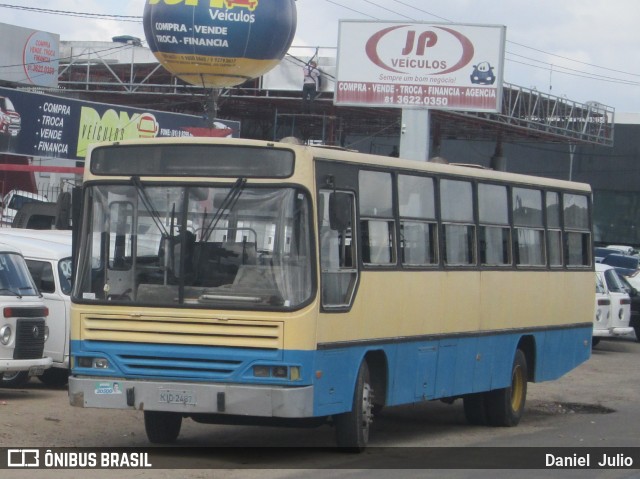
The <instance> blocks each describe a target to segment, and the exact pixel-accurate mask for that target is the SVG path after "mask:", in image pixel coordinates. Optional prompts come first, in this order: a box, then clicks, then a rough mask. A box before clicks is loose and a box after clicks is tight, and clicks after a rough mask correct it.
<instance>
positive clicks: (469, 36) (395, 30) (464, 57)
mask: <svg viewBox="0 0 640 479" xmlns="http://www.w3.org/2000/svg"><path fill="white" fill-rule="evenodd" d="M505 30H506V29H505V27H503V26H486V25H452V24H443V25H440V24H427V23H411V24H408V23H392V24H390V23H386V22H367V21H342V22H340V39H339V42H338V68H337V82H336V95H335V103H336V104H343V105H367V106H385V107H399V108H436V109H449V110H473V111H499V110H500V106H501V100H502V71H503V63H504V42H505Z"/></svg>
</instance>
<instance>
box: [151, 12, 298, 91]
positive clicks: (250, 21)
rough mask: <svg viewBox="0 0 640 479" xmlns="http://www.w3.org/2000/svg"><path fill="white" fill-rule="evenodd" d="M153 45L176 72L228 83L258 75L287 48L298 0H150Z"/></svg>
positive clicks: (203, 82)
mask: <svg viewBox="0 0 640 479" xmlns="http://www.w3.org/2000/svg"><path fill="white" fill-rule="evenodd" d="M143 24H144V31H145V36H146V39H147V42H148V43H149V48H150V49H151V51H152V52H153V54H154V55H155V56H156V58H157V59H158V61H160V63H162V65H163V66H164V67H165V68H166V69H167V70H169V71H170V72H171V73H173V74H174V75H176V76H178V77H180V78H181V79H182V80H184V81H186V82H187V83H191V84H193V85H199V86H202V87H206V88H224V87H230V86H234V85H238V84H240V83H243V82H245V81H246V80H249V79H252V78H256V77H259V76H260V75H262V74H264V73H266V72H267V71H269V70H271V69H272V68H273V67H275V66H276V65H277V64H278V63H279V62H280V61H281V60H282V58H283V57H284V55H285V54H286V53H287V50H288V49H289V46H291V42H292V41H293V37H294V35H295V31H296V24H297V16H296V6H295V0H206V1H204V0H147V3H146V5H145V9H144V16H143Z"/></svg>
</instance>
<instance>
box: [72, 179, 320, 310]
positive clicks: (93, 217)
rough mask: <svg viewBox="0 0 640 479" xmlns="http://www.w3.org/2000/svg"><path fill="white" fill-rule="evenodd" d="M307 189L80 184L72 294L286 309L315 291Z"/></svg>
mask: <svg viewBox="0 0 640 479" xmlns="http://www.w3.org/2000/svg"><path fill="white" fill-rule="evenodd" d="M309 201H310V200H309V197H308V195H307V194H306V193H304V191H303V190H301V189H298V188H295V187H279V188H270V187H258V186H251V187H249V186H247V184H246V180H244V179H239V180H238V181H237V182H236V183H235V184H234V185H232V186H229V185H224V186H211V185H206V186H202V185H198V186H189V185H184V184H182V185H173V184H172V185H167V184H158V183H146V182H143V181H141V180H140V179H138V178H136V177H134V178H132V180H131V182H130V183H128V184H122V183H119V184H117V185H114V184H111V185H105V184H99V185H95V186H90V187H88V188H87V190H86V197H85V219H86V227H85V229H84V230H83V234H82V239H81V241H82V242H83V245H82V246H81V251H83V252H84V255H83V256H82V257H81V258H80V262H79V268H78V270H79V275H78V281H77V283H76V286H75V291H74V297H75V299H76V300H79V301H118V302H127V303H128V304H131V303H137V304H140V305H149V306H175V305H188V306H189V307H204V308H216V309H223V308H231V309H260V308H265V309H292V308H296V307H300V306H301V305H302V304H304V303H306V302H307V301H308V300H309V299H310V298H311V295H312V293H313V281H312V277H313V275H312V266H311V265H312V264H313V263H312V258H311V251H312V249H311V237H310V228H311V226H310V225H311V223H310V206H309Z"/></svg>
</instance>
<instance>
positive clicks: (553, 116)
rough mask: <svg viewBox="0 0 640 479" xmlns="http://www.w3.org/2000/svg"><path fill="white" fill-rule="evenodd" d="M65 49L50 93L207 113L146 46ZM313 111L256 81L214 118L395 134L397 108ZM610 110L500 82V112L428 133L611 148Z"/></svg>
mask: <svg viewBox="0 0 640 479" xmlns="http://www.w3.org/2000/svg"><path fill="white" fill-rule="evenodd" d="M63 47H64V48H63V54H62V55H61V56H62V57H64V58H66V59H67V60H64V58H63V60H62V61H61V62H60V75H59V85H60V86H59V89H58V90H56V91H55V92H51V91H49V92H48V93H56V94H63V95H73V96H76V97H80V98H83V99H87V100H94V101H103V102H106V103H117V104H126V105H128V106H134V107H135V106H137V107H141V108H153V109H158V110H164V111H172V112H180V113H190V114H196V115H199V114H202V113H203V112H205V113H206V109H207V101H208V98H209V97H210V90H207V89H205V88H201V87H198V86H193V85H188V84H185V83H184V82H183V81H181V80H180V79H178V78H176V77H175V76H173V75H171V74H170V73H169V72H167V71H166V70H165V69H164V68H163V67H162V66H161V65H160V64H159V63H158V62H157V61H155V60H154V58H153V56H152V54H151V52H150V51H149V50H148V49H146V48H143V47H141V46H136V45H133V44H122V43H120V44H119V43H108V42H107V43H105V42H102V43H91V42H63ZM314 113H315V114H314V115H302V114H301V92H300V91H278V90H266V89H264V88H263V87H262V81H261V79H255V80H251V81H248V82H246V83H245V84H243V85H240V86H238V87H234V88H231V89H227V90H225V91H223V92H222V94H221V96H220V101H219V116H220V117H223V118H228V119H234V120H239V121H241V122H242V123H243V136H248V137H254V138H260V137H261V138H263V139H275V138H278V137H283V136H299V135H302V136H303V137H306V138H308V139H313V140H321V141H325V142H327V144H340V142H341V140H342V139H343V138H344V136H345V135H347V134H349V135H356V136H374V135H384V136H393V135H398V134H399V132H400V115H401V110H399V109H397V108H375V109H373V108H366V107H342V106H336V105H334V103H333V95H332V93H331V92H328V93H327V92H324V93H322V94H321V95H320V96H319V97H318V98H317V99H316V101H315V110H314ZM614 115H615V110H614V109H613V108H612V107H609V106H606V105H602V104H599V103H596V102H589V103H579V102H576V101H571V100H569V99H567V98H563V97H558V96H553V95H550V94H546V93H542V92H539V91H537V90H535V89H530V88H525V87H521V86H517V85H512V84H507V83H505V85H504V89H503V102H502V110H501V111H500V112H499V113H473V112H457V111H446V110H431V118H432V120H431V122H432V125H434V126H435V128H433V131H435V132H437V133H436V134H438V135H442V137H443V138H447V139H452V138H453V139H475V140H491V141H498V140H500V141H502V142H506V143H508V142H523V141H546V142H559V143H568V144H596V145H603V146H612V145H613V140H614ZM315 117H317V118H315ZM245 125H246V131H245ZM303 125H306V126H303ZM286 131H289V132H290V133H291V134H290V135H287V134H285V133H286Z"/></svg>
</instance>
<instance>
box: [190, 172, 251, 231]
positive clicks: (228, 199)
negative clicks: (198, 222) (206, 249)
mask: <svg viewBox="0 0 640 479" xmlns="http://www.w3.org/2000/svg"><path fill="white" fill-rule="evenodd" d="M246 184H247V179H246V178H238V179H237V180H236V182H235V183H234V184H233V186H232V187H231V189H230V190H229V193H227V196H225V197H224V200H222V204H221V205H220V207H219V208H218V209H217V210H216V212H215V214H214V215H213V216H212V217H211V221H210V222H209V224H208V225H207V226H206V228H204V230H203V235H202V238H201V239H200V241H203V242H204V241H207V240H208V239H209V235H211V233H212V232H213V230H215V229H216V226H217V225H218V222H219V221H220V220H221V219H222V215H224V212H225V210H231V209H233V207H234V205H235V204H236V202H237V201H238V198H240V195H241V194H242V190H244V187H245V186H246Z"/></svg>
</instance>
